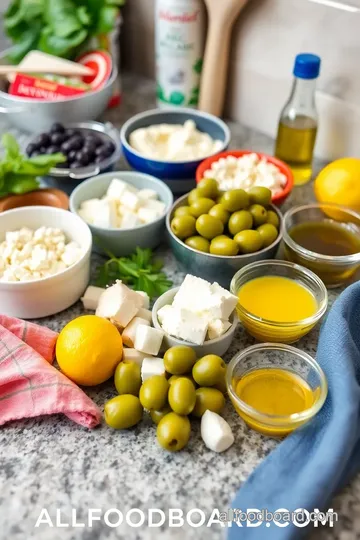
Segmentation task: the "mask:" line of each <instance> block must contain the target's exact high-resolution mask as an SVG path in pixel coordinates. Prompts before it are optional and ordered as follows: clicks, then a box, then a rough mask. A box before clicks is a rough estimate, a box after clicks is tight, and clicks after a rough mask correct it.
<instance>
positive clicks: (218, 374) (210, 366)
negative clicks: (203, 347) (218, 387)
mask: <svg viewBox="0 0 360 540" xmlns="http://www.w3.org/2000/svg"><path fill="white" fill-rule="evenodd" d="M225 372H226V364H225V362H224V360H223V359H222V358H220V356H217V355H216V354H207V355H206V356H203V357H202V358H200V360H198V361H197V362H196V364H195V365H194V367H193V370H192V376H193V377H194V380H195V382H196V383H197V384H198V385H199V386H214V384H217V383H219V382H220V381H221V380H222V379H223V378H224V377H225Z"/></svg>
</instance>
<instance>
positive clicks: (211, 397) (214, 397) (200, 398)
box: [192, 388, 225, 418]
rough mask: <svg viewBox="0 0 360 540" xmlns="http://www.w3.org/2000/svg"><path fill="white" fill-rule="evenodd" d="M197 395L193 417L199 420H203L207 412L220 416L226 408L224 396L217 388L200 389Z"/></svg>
mask: <svg viewBox="0 0 360 540" xmlns="http://www.w3.org/2000/svg"><path fill="white" fill-rule="evenodd" d="M195 393H196V403H195V407H194V409H193V411H192V415H193V416H196V417H197V418H201V416H202V415H203V414H204V413H205V411H207V410H209V411H212V412H214V413H217V414H220V413H221V411H222V410H223V408H224V407H225V397H224V394H223V393H222V392H220V390H217V389H216V388H198V389H197V390H196V391H195Z"/></svg>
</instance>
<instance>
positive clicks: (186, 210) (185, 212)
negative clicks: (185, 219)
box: [174, 206, 192, 217]
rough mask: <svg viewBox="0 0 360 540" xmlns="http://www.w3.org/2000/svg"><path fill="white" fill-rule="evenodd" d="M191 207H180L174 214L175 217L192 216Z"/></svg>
mask: <svg viewBox="0 0 360 540" xmlns="http://www.w3.org/2000/svg"><path fill="white" fill-rule="evenodd" d="M191 215H192V214H191V210H190V206H179V208H177V209H176V210H175V212H174V217H181V216H191Z"/></svg>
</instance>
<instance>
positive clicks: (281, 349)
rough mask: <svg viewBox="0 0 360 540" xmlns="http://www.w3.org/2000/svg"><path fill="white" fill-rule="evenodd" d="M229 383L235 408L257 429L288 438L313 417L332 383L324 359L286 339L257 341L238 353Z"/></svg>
mask: <svg viewBox="0 0 360 540" xmlns="http://www.w3.org/2000/svg"><path fill="white" fill-rule="evenodd" d="M226 386H227V390H228V394H229V396H230V399H231V401H232V404H233V406H234V407H235V410H236V411H237V413H238V414H239V416H241V418H242V419H243V420H244V421H245V422H246V424H247V425H248V426H249V427H251V428H252V429H254V430H256V431H259V432H260V433H263V434H264V435H268V436H270V437H284V436H286V435H288V434H289V433H291V432H292V431H294V430H295V429H297V428H298V427H300V426H301V425H303V424H305V423H306V422H308V421H309V420H311V419H312V418H313V417H314V416H315V415H316V414H317V413H318V412H319V411H320V409H321V407H322V406H323V404H324V402H325V399H326V396H327V391H328V386H327V381H326V377H325V374H324V372H323V370H322V369H321V367H320V366H319V364H318V363H317V362H316V361H315V360H314V359H313V358H312V357H311V356H310V355H308V354H307V353H305V352H303V351H300V350H299V349H296V348H295V347H291V346H289V345H284V344H282V343H263V344H259V345H253V346H252V347H249V348H247V349H245V350H243V351H241V352H239V353H238V354H236V355H235V356H234V358H233V359H232V360H231V362H230V364H229V365H228V368H227V372H226Z"/></svg>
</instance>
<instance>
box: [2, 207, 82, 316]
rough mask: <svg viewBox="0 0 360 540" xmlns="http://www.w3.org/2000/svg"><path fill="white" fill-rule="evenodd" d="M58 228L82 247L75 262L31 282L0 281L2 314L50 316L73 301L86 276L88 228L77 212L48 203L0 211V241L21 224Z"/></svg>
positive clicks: (75, 299)
mask: <svg viewBox="0 0 360 540" xmlns="http://www.w3.org/2000/svg"><path fill="white" fill-rule="evenodd" d="M44 225H45V226H46V227H58V228H59V229H61V230H62V231H64V233H65V235H66V237H67V238H68V239H69V240H74V241H75V242H77V243H78V244H79V245H80V246H81V248H82V249H83V255H82V257H81V259H79V260H78V261H77V262H76V263H75V264H73V265H72V266H70V267H69V268H67V269H66V270H63V271H62V272H59V273H58V274H55V275H53V276H50V277H46V278H42V279H37V280H34V281H23V282H21V281H19V282H5V281H2V282H0V310H1V313H3V314H4V315H10V316H12V317H18V318H20V319H34V318H40V317H47V316H48V315H54V314H55V313H59V312H60V311H63V310H64V309H67V308H68V307H70V306H71V305H72V304H74V303H75V302H77V300H79V298H80V297H81V296H82V294H83V293H84V291H85V289H86V287H87V285H88V283H89V279H90V254H91V246H92V237H91V231H90V229H89V227H88V225H87V224H86V223H85V222H84V221H83V220H82V219H81V218H80V217H79V216H77V215H75V214H72V213H71V212H68V211H66V210H60V209H59V208H53V207H50V206H25V207H23V208H16V209H15V210H8V211H6V212H3V213H2V214H0V242H2V241H3V240H4V237H5V233H6V231H16V230H18V229H21V227H29V228H30V229H37V228H39V227H42V226H44Z"/></svg>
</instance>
